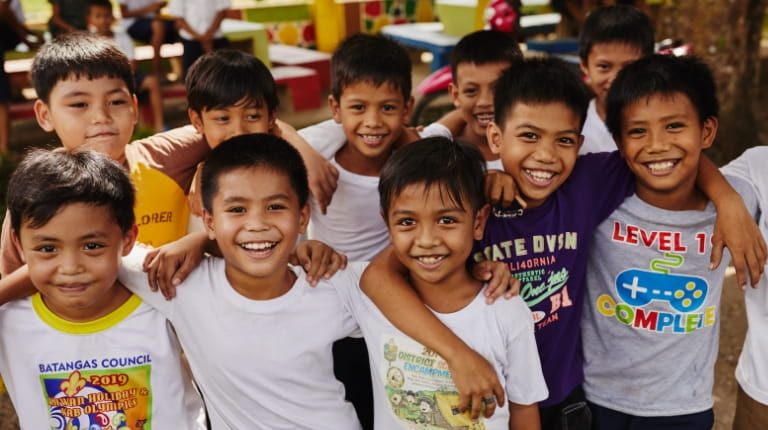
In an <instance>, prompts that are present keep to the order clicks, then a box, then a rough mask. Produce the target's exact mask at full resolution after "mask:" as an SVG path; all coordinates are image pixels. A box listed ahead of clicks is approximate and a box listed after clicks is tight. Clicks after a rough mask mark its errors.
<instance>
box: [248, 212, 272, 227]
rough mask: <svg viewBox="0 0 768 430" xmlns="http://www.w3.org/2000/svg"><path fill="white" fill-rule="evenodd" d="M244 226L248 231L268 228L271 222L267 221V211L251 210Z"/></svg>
mask: <svg viewBox="0 0 768 430" xmlns="http://www.w3.org/2000/svg"><path fill="white" fill-rule="evenodd" d="M244 227H245V229H246V230H247V231H264V230H268V229H269V224H268V223H267V222H266V213H264V212H259V211H254V210H251V211H249V212H248V218H247V219H246V220H245V225H244Z"/></svg>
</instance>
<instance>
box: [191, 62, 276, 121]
mask: <svg viewBox="0 0 768 430" xmlns="http://www.w3.org/2000/svg"><path fill="white" fill-rule="evenodd" d="M185 82H186V85H187V102H188V103H189V107H190V108H191V109H193V110H194V111H196V112H198V113H200V112H202V111H203V110H205V109H218V108H222V107H227V106H233V105H235V104H236V103H237V102H239V101H241V100H243V99H245V101H246V103H249V104H251V103H253V104H255V105H256V106H258V107H262V106H264V105H265V104H266V107H267V110H268V111H269V112H270V113H273V112H274V111H275V110H276V109H277V105H278V97H277V89H276V86H275V79H274V78H273V77H272V73H270V72H269V69H268V68H267V67H266V66H265V65H264V64H263V63H262V62H261V61H260V60H259V59H258V58H256V57H254V56H253V55H251V54H247V53H245V52H242V51H237V50H234V49H220V50H216V51H212V52H208V53H206V54H204V55H203V56H201V57H200V58H198V59H197V61H195V62H194V64H192V66H191V67H190V68H189V71H188V72H187V77H186V81H185Z"/></svg>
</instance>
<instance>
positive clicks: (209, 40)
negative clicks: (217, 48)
mask: <svg viewBox="0 0 768 430" xmlns="http://www.w3.org/2000/svg"><path fill="white" fill-rule="evenodd" d="M226 15H227V9H221V10H219V11H218V12H216V16H215V17H213V22H211V25H210V26H209V27H208V30H206V31H205V33H203V35H202V39H201V40H200V42H201V43H202V45H203V50H206V51H210V50H212V49H213V38H214V35H215V34H216V32H217V31H219V27H221V22H222V21H224V17H225V16H226ZM206 44H209V45H210V46H209V47H208V49H206Z"/></svg>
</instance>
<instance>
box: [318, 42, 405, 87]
mask: <svg viewBox="0 0 768 430" xmlns="http://www.w3.org/2000/svg"><path fill="white" fill-rule="evenodd" d="M331 76H332V78H331V81H332V82H331V94H333V98H334V99H336V100H337V101H338V100H339V99H340V98H341V93H342V92H343V91H344V88H346V87H347V86H349V85H352V84H354V83H357V82H369V83H371V84H373V85H375V86H377V87H378V86H381V85H382V84H384V83H389V84H392V85H393V86H394V87H395V88H397V89H398V90H400V92H402V94H403V100H405V101H407V100H408V99H409V98H410V97H411V57H410V56H409V55H408V52H407V51H406V50H405V48H403V47H402V46H400V44H398V43H397V42H395V41H393V40H391V39H388V38H386V37H384V36H374V35H371V34H364V33H358V34H354V35H352V36H350V37H348V38H347V39H346V40H344V41H343V42H341V44H340V45H339V46H338V48H336V51H335V52H334V53H333V56H332V57H331Z"/></svg>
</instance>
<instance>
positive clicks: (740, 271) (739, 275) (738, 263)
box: [731, 254, 747, 291]
mask: <svg viewBox="0 0 768 430" xmlns="http://www.w3.org/2000/svg"><path fill="white" fill-rule="evenodd" d="M731 263H733V268H734V269H736V285H738V286H739V288H741V289H742V291H743V290H745V289H746V286H747V268H746V263H745V261H744V257H743V256H742V255H741V254H733V255H732V256H731Z"/></svg>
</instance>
